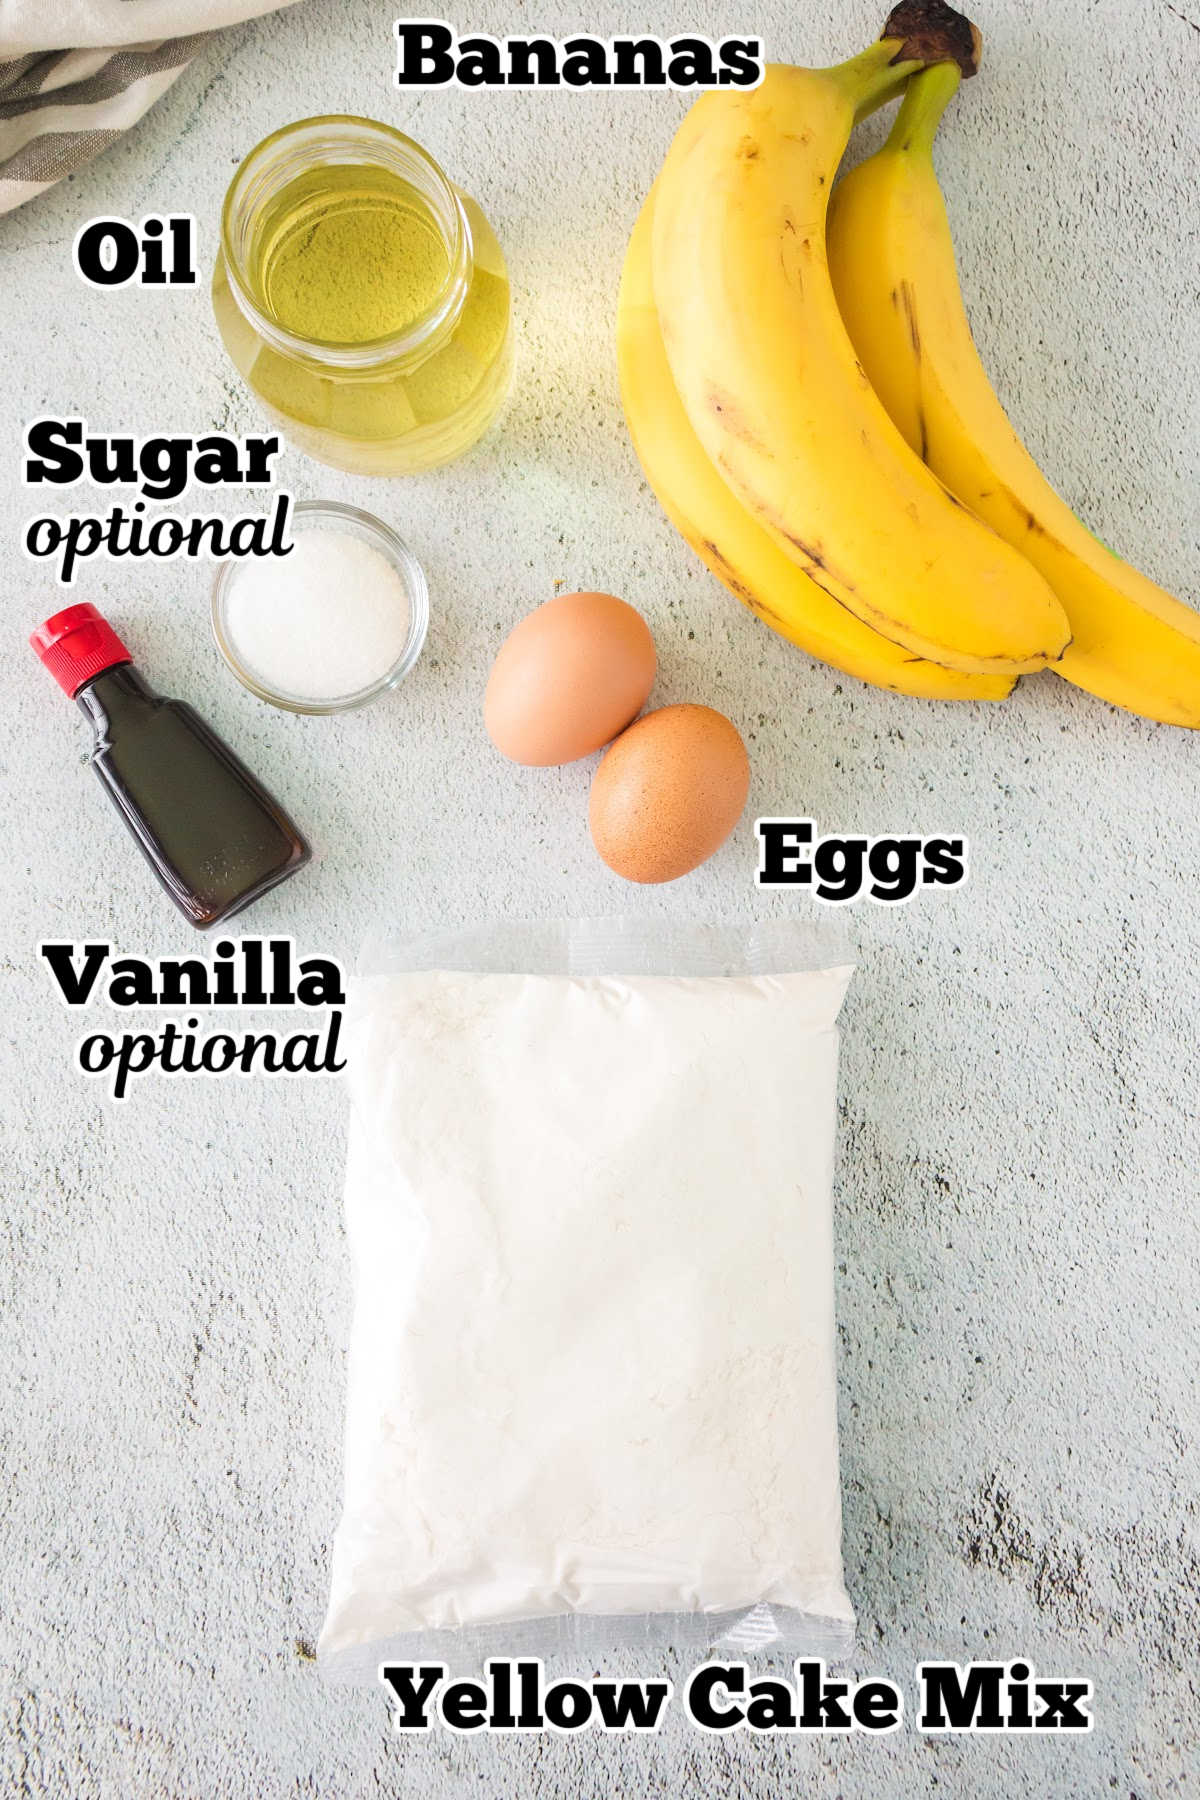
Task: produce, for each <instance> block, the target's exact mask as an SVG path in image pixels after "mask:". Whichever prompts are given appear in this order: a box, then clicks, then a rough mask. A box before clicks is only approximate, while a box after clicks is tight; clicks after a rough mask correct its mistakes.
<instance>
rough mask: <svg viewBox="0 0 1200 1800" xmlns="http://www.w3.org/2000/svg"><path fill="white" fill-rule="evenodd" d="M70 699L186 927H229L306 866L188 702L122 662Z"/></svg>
mask: <svg viewBox="0 0 1200 1800" xmlns="http://www.w3.org/2000/svg"><path fill="white" fill-rule="evenodd" d="M75 698H76V700H77V701H78V703H79V705H80V706H81V707H82V708H83V710H84V712H85V713H86V714H87V716H88V718H89V719H90V720H91V722H92V727H93V730H94V731H95V734H96V747H95V749H94V750H93V752H92V758H91V760H92V766H93V768H94V769H95V771H96V773H97V775H99V777H100V779H101V781H102V782H103V783H104V785H105V787H106V788H107V789H108V791H109V793H110V794H111V795H112V797H113V800H114V801H115V803H116V805H117V807H118V808H119V810H120V812H121V814H122V816H123V817H124V819H125V822H126V824H127V825H128V826H129V829H130V831H131V832H132V833H133V835H134V837H135V838H136V839H137V842H138V844H139V846H140V848H141V850H142V852H143V854H144V855H145V857H146V860H147V861H148V862H149V864H150V866H151V868H152V869H153V870H154V873H155V874H156V875H157V876H158V879H159V880H160V881H161V882H162V884H163V886H164V887H165V888H166V890H167V892H168V893H169V894H170V896H171V898H172V900H174V902H175V904H176V906H178V907H179V909H180V910H181V912H183V913H185V914H186V915H187V917H188V918H189V919H190V920H191V921H192V923H193V925H198V926H201V927H204V926H208V925H217V924H219V923H220V922H221V920H222V919H228V918H229V917H230V916H231V915H232V914H233V913H236V912H240V911H241V909H242V907H244V906H249V905H250V903H251V901H253V900H257V899H258V897H259V895H260V894H265V893H266V892H267V890H268V888H273V887H274V886H275V885H276V883H277V882H280V881H285V880H286V879H287V877H288V876H289V875H292V874H294V873H295V871H296V870H297V869H300V868H302V867H303V866H304V864H305V863H306V862H307V861H308V859H309V857H310V856H311V854H312V852H311V850H310V849H309V847H308V845H307V843H306V842H305V841H304V839H303V838H302V837H301V835H300V833H299V832H298V831H297V829H296V827H295V825H294V824H293V823H292V821H291V819H290V818H289V817H288V815H287V814H286V813H285V812H284V810H283V808H282V807H281V806H280V805H279V803H278V801H276V800H275V799H273V798H272V796H271V795H270V794H269V793H267V791H266V789H265V788H264V787H263V786H262V784H261V783H260V782H259V781H257V780H256V779H255V777H254V776H253V775H252V774H251V773H250V771H249V769H247V768H246V766H245V764H244V763H242V762H241V761H239V759H238V758H237V757H236V756H235V755H234V753H233V751H232V750H231V749H230V748H229V746H228V745H227V744H225V743H223V742H222V740H221V739H220V738H219V737H218V736H217V734H216V732H215V731H213V730H212V729H211V728H210V727H209V726H208V725H206V724H205V722H204V720H203V719H202V718H201V717H200V715H199V713H197V712H195V711H194V710H193V708H192V707H190V706H188V705H187V704H186V702H184V701H182V700H167V699H164V698H163V696H162V695H161V694H156V693H154V691H153V690H152V689H151V688H149V687H147V685H146V683H145V682H144V681H143V679H142V677H141V676H140V675H139V674H138V672H137V670H136V669H134V668H132V667H131V666H130V665H129V664H128V663H125V664H122V665H120V666H118V667H116V668H111V669H105V670H104V672H103V673H102V674H100V675H97V676H96V678H95V679H94V680H93V681H90V682H88V684H87V685H86V686H85V687H83V688H81V689H80V691H79V692H78V694H76V696H75Z"/></svg>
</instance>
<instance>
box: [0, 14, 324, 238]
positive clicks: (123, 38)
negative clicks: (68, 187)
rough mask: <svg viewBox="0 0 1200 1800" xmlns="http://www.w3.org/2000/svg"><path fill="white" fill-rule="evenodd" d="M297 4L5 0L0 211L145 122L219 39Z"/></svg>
mask: <svg viewBox="0 0 1200 1800" xmlns="http://www.w3.org/2000/svg"><path fill="white" fill-rule="evenodd" d="M293 4H295V0H0V213H3V212H10V211H11V210H12V208H13V207H14V206H20V205H21V204H22V202H23V201H25V200H30V199H32V198H33V196H34V195H35V194H40V193H41V192H42V190H43V189H44V188H48V187H50V186H52V185H53V183H54V182H56V181H60V180H61V179H62V177H63V176H64V175H69V174H71V173H72V171H73V170H75V169H78V168H81V167H82V166H83V164H84V163H86V162H90V161H91V159H92V157H93V156H96V155H98V154H99V152H100V151H101V150H104V149H106V148H107V147H108V145H109V144H111V143H112V142H113V140H114V138H117V137H119V136H120V134H121V133H122V132H123V131H127V130H128V128H129V127H130V126H131V125H133V124H136V122H137V121H138V120H139V119H140V118H141V116H142V114H143V113H144V112H146V111H147V110H148V108H150V107H151V106H153V104H154V102H155V101H156V100H157V99H158V97H159V95H160V94H162V93H165V92H166V90H167V88H169V87H170V85H171V83H172V82H173V81H174V80H175V79H176V77H177V76H179V75H181V74H182V73H183V71H184V69H185V68H186V67H187V65H188V63H189V62H190V61H191V60H192V58H193V56H195V55H196V53H197V51H199V50H202V49H203V48H204V46H205V44H206V43H207V42H208V41H209V39H210V38H211V37H212V35H213V33H214V32H216V31H219V30H221V28H222V27H223V26H226V25H236V24H238V23H239V22H240V21H241V20H243V19H252V18H257V17H258V16H259V15H260V14H261V13H267V12H274V11H276V10H277V8H279V7H280V6H290V5H293Z"/></svg>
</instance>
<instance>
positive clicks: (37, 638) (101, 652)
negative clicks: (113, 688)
mask: <svg viewBox="0 0 1200 1800" xmlns="http://www.w3.org/2000/svg"><path fill="white" fill-rule="evenodd" d="M29 641H30V643H31V644H32V645H33V647H34V649H35V650H36V651H37V653H38V655H39V656H40V657H41V659H42V661H43V663H44V664H45V665H46V667H47V668H48V669H49V671H50V673H51V674H52V675H53V677H54V679H55V681H57V683H58V685H59V687H60V688H61V689H62V691H63V693H64V694H69V695H70V696H71V699H72V700H73V699H74V698H75V696H76V694H77V693H78V692H79V690H80V688H81V687H82V686H83V685H84V683H85V682H87V681H91V679H92V677H93V676H94V675H100V674H102V673H103V672H104V670H105V669H112V668H115V667H116V665H117V664H118V663H127V662H132V661H133V658H132V656H131V655H130V654H129V652H128V650H127V649H126V648H125V646H124V644H123V643H122V642H121V640H120V638H119V637H118V636H117V634H116V632H115V631H114V630H113V628H112V626H111V625H110V624H109V623H108V620H107V619H105V618H104V617H103V616H102V615H101V614H100V613H98V612H97V611H96V608H95V607H94V606H89V605H88V604H87V603H86V602H84V603H83V604H82V605H80V606H68V607H67V608H66V610H65V611H63V612H60V613H55V615H54V617H53V618H52V619H47V620H46V623H45V624H44V625H39V626H38V628H37V630H36V631H35V632H33V633H32V634H31V636H30V639H29Z"/></svg>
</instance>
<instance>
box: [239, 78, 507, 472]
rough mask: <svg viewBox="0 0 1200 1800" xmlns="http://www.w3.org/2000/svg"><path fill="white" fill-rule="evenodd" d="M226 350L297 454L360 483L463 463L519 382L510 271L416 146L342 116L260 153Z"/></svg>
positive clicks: (250, 171)
mask: <svg viewBox="0 0 1200 1800" xmlns="http://www.w3.org/2000/svg"><path fill="white" fill-rule="evenodd" d="M213 307H214V310H215V312H216V316H217V324H218V326H219V328H220V332H221V336H222V338H223V340H224V343H225V347H226V349H227V350H228V352H229V354H230V356H231V357H232V358H233V361H234V363H235V364H236V366H237V368H238V370H239V371H240V372H241V374H242V376H243V377H244V379H245V380H246V381H247V383H248V384H249V386H250V387H251V388H252V389H253V390H254V392H255V394H257V396H258V398H259V400H260V401H261V402H262V403H263V405H264V406H265V407H266V409H267V410H268V412H269V413H270V414H271V415H272V417H273V418H274V419H275V420H276V421H277V423H278V424H279V426H280V429H281V430H282V431H283V433H284V434H285V436H287V437H288V438H289V439H290V440H291V441H292V442H293V443H295V444H296V445H298V446H299V448H300V449H302V450H306V451H307V452H308V453H309V455H310V456H314V457H316V458H317V459H318V461H320V462H325V463H331V464H332V465H333V466H334V467H335V468H339V469H348V470H350V471H351V472H352V473H355V474H363V475H407V474H415V473H416V472H418V471H419V470H422V469H431V468H434V467H435V466H436V465H437V464H439V463H445V462H449V461H450V460H451V459H452V458H453V457H456V456H460V455H461V454H462V452H463V451H464V450H467V449H469V447H470V446H471V445H472V444H473V443H474V442H475V441H476V439H477V438H478V437H479V436H480V435H481V434H482V433H483V432H484V431H485V430H486V429H487V427H488V426H489V425H490V424H491V422H492V420H493V419H494V418H495V416H496V413H497V412H498V411H499V409H500V406H501V404H502V403H503V400H504V397H505V394H506V392H507V389H508V381H509V372H510V334H509V311H510V301H509V285H508V272H507V269H506V268H505V263H504V256H503V254H502V252H501V249H500V246H499V244H498V243H497V242H496V238H495V235H494V233H493V232H492V229H491V227H490V226H489V224H488V222H487V220H486V219H485V218H484V216H483V214H482V213H481V212H480V210H479V208H478V206H476V204H475V202H474V201H473V200H471V199H469V198H468V197H467V195H465V194H462V193H460V192H459V191H458V189H457V188H455V187H454V186H453V185H452V184H451V182H450V181H449V180H447V178H446V176H445V175H444V174H443V173H442V171H441V169H440V168H439V167H438V165H437V164H436V163H435V162H434V160H433V158H432V157H431V156H428V155H427V154H426V152H425V151H424V150H422V149H421V147H420V145H419V144H415V143H414V142H413V141H412V139H411V138H407V137H405V136H404V134H403V133H402V132H399V131H394V130H393V129H392V128H391V127H390V126H387V125H380V124H378V123H376V121H374V120H372V119H357V118H352V117H349V116H347V115H341V114H339V115H331V116H329V117H325V118H317V119H301V120H300V121H299V122H298V123H297V124H295V125H287V126H285V127H284V128H283V130H282V131H277V132H275V133H274V135H273V136H271V137H269V138H266V139H264V141H263V142H262V143H261V144H259V145H258V147H257V149H255V150H252V151H251V152H250V154H249V156H248V157H247V158H246V160H245V162H243V164H242V165H241V167H240V169H239V170H238V172H237V174H236V175H235V176H234V178H233V182H232V184H231V186H230V188H229V192H228V194H227V195H226V199H225V209H224V212H223V214H222V219H221V248H220V253H219V255H218V258H217V266H216V270H215V273H214V276H213Z"/></svg>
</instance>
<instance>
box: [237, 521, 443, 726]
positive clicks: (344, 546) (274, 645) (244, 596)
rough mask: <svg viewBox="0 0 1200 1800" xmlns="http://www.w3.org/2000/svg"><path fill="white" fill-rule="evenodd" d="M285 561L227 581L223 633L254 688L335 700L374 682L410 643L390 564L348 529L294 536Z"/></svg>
mask: <svg viewBox="0 0 1200 1800" xmlns="http://www.w3.org/2000/svg"><path fill="white" fill-rule="evenodd" d="M294 544H295V547H294V549H293V550H292V552H291V554H290V555H289V556H285V557H256V558H251V559H248V560H247V561H246V562H244V563H242V564H241V565H240V566H239V568H238V569H237V571H236V573H235V574H234V575H233V578H232V580H231V581H230V584H229V589H228V593H227V597H226V604H225V620H224V624H225V632H226V636H227V638H228V641H229V646H230V648H231V650H232V651H233V654H234V656H235V657H236V658H237V660H238V662H239V663H240V664H241V666H242V668H243V669H244V670H245V671H246V673H247V675H249V676H250V677H251V678H252V679H253V680H254V681H256V682H257V683H258V684H259V685H260V686H261V687H263V688H266V689H268V690H269V691H270V692H272V693H275V694H279V695H281V696H283V697H286V698H289V699H294V700H302V701H309V702H319V701H327V702H331V701H335V700H341V699H345V698H346V697H347V696H348V695H351V694H357V693H360V692H361V691H362V690H363V689H364V688H368V687H371V686H372V685H373V684H374V683H375V682H377V681H380V680H382V679H383V677H384V676H385V675H386V674H387V673H388V671H389V670H390V669H391V668H393V667H394V665H395V664H396V663H397V662H398V661H399V659H400V657H401V655H402V654H403V651H404V646H405V644H406V642H407V641H408V633H409V625H410V621H411V608H410V605H409V598H408V593H407V590H406V588H405V585H404V582H403V581H402V580H401V578H400V576H399V575H398V574H397V572H396V570H395V569H394V568H393V567H392V565H391V563H389V562H388V560H387V558H386V557H385V556H383V555H381V553H380V552H379V551H378V550H376V549H374V548H373V547H372V546H371V545H370V544H366V543H364V542H363V541H362V539H361V538H358V537H355V536H353V535H352V534H351V533H350V532H348V531H337V530H330V529H328V528H327V527H324V526H320V527H318V526H314V527H312V528H311V529H298V530H297V531H296V533H295V539H294Z"/></svg>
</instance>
